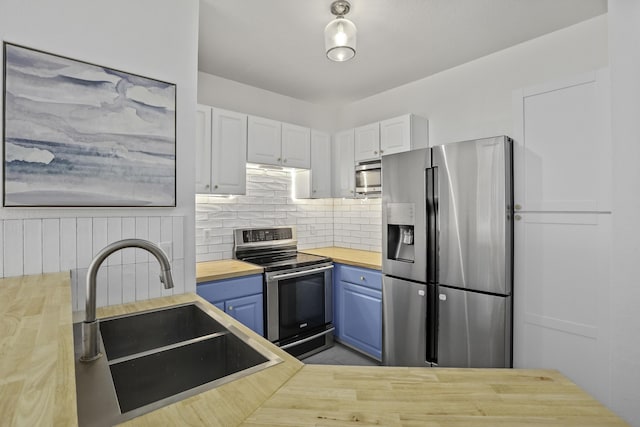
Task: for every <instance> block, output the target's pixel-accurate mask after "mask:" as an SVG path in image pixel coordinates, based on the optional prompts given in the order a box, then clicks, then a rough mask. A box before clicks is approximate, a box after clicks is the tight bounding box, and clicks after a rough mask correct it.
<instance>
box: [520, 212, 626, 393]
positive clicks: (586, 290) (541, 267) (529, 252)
mask: <svg viewBox="0 0 640 427" xmlns="http://www.w3.org/2000/svg"><path fill="white" fill-rule="evenodd" d="M514 233H515V235H514V241H515V247H514V255H515V259H514V291H513V296H514V298H515V300H514V332H513V338H514V348H513V356H514V368H547V369H558V370H559V371H560V372H562V374H564V375H566V376H567V377H568V378H570V379H571V380H572V381H574V382H575V383H576V384H578V385H579V386H580V387H582V388H584V389H585V390H586V391H588V392H589V393H591V394H593V395H594V396H595V397H596V398H597V399H599V400H600V401H601V402H603V403H604V404H608V403H609V402H608V399H609V397H608V396H609V391H610V390H609V385H608V384H609V378H610V376H609V373H608V370H609V369H610V367H609V365H608V363H607V361H608V360H609V357H608V352H609V347H610V344H609V342H610V335H611V332H610V326H609V320H608V319H609V317H610V309H609V306H610V299H611V298H615V297H616V296H615V295H611V285H610V263H611V261H610V256H611V214H596V213H522V214H516V216H515V221H514Z"/></svg>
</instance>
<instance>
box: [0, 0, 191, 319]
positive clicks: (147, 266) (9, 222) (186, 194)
mask: <svg viewBox="0 0 640 427" xmlns="http://www.w3.org/2000/svg"><path fill="white" fill-rule="evenodd" d="M169 28H170V29H171V31H167V29H169ZM0 38H2V40H3V41H7V42H12V43H16V44H20V45H23V46H27V47H33V48H36V49H40V50H43V51H46V52H51V53H56V54H59V55H63V56H67V57H70V58H74V59H79V60H83V61H87V62H90V63H94V64H99V65H104V66H107V67H110V68H115V69H120V70H124V71H127V72H131V73H135V74H139V75H143V76H147V77H151V78H155V79H159V80H164V81H168V82H172V83H176V84H177V121H176V123H177V147H176V148H177V156H176V157H177V160H176V161H177V207H176V208H156V209H149V208H142V209H132V208H113V209H103V208H100V209H98V208H94V209H92V208H82V209H76V208H65V209H54V208H37V209H36V208H0V225H1V227H0V241H1V242H2V245H0V246H1V247H0V276H2V277H6V276H15V275H22V274H38V273H41V272H54V271H69V270H73V271H74V274H73V276H74V290H75V292H74V307H76V308H79V307H80V306H81V301H82V300H83V299H84V294H83V293H82V292H83V288H84V286H82V285H79V283H82V282H83V273H84V272H86V267H88V264H89V261H90V259H91V257H92V256H93V255H94V254H96V253H97V252H98V250H100V249H101V248H102V247H103V246H105V245H106V244H107V243H110V242H112V241H114V240H119V239H120V238H124V237H134V236H135V237H143V238H148V239H151V240H154V241H156V242H157V243H159V242H166V243H168V246H169V247H170V250H169V251H170V252H172V254H171V255H172V258H173V266H174V274H175V279H176V288H175V289H174V290H173V291H169V292H176V293H177V292H183V291H189V290H194V289H195V263H194V260H195V245H194V231H193V230H194V229H195V223H194V206H193V187H194V172H193V163H194V144H193V140H194V137H195V132H194V129H195V108H194V107H195V104H196V94H197V93H196V81H197V46H198V39H197V38H198V2H197V1H196V0H188V1H178V0H162V1H160V2H158V1H151V0H139V1H136V2H129V1H125V0H113V1H110V2H108V3H104V4H97V3H96V2H86V1H82V0H62V1H57V2H50V1H46V0H3V1H2V10H1V13H0ZM155 268H156V267H155V261H154V262H149V259H148V256H147V255H146V253H145V252H142V251H139V250H136V251H135V252H134V251H133V250H132V251H123V252H122V254H117V255H115V256H113V257H111V258H110V259H109V260H108V262H107V263H105V265H104V266H103V267H102V268H101V271H100V274H99V282H98V290H99V294H98V302H99V304H101V305H102V304H107V303H109V304H111V303H119V302H122V301H131V300H136V299H146V298H148V297H151V296H154V295H156V294H158V291H157V290H156V288H157V289H158V290H159V289H160V288H161V285H160V283H159V282H158V283H157V284H156V283H155V282H157V280H156V279H155V277H156V275H155V274H154V273H155ZM149 278H150V279H149ZM136 282H137V283H138V287H137V288H136V285H135V283H136ZM152 282H153V284H152ZM147 284H148V290H145V288H146V287H147ZM79 301H80V302H79Z"/></svg>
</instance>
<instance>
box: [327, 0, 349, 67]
mask: <svg viewBox="0 0 640 427" xmlns="http://www.w3.org/2000/svg"><path fill="white" fill-rule="evenodd" d="M350 9H351V4H349V2H348V1H346V0H336V1H334V2H333V3H331V13H333V14H334V15H335V16H336V19H334V20H333V21H331V22H329V23H328V24H327V26H326V27H325V28H324V47H325V50H326V52H327V58H329V59H330V60H332V61H336V62H343V61H348V60H349V59H351V58H353V57H354V56H355V55H356V32H357V30H356V26H355V25H354V24H353V22H351V21H349V20H348V19H347V18H345V17H344V15H346V14H347V13H349V10H350Z"/></svg>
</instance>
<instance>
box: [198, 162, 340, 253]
mask: <svg viewBox="0 0 640 427" xmlns="http://www.w3.org/2000/svg"><path fill="white" fill-rule="evenodd" d="M291 185H292V184H291V175H290V172H289V171H282V170H272V169H253V168H247V194H246V195H244V196H232V197H216V196H208V195H198V196H196V259H197V260H198V261H210V260H217V259H229V258H233V229H234V228H242V227H269V226H272V225H295V226H296V229H297V233H298V248H299V249H309V248H319V247H324V246H332V245H333V200H332V199H316V200H296V199H293V198H292V197H291V194H292V188H291Z"/></svg>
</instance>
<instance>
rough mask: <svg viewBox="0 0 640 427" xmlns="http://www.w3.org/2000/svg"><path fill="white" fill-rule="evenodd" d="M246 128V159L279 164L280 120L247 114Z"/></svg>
mask: <svg viewBox="0 0 640 427" xmlns="http://www.w3.org/2000/svg"><path fill="white" fill-rule="evenodd" d="M247 128H248V133H247V138H248V140H247V161H248V162H249V163H258V164H263V165H276V166H280V163H281V160H282V157H281V152H280V146H281V136H282V133H281V132H282V131H281V126H280V122H278V121H275V120H269V119H264V118H262V117H255V116H249V118H248V123H247Z"/></svg>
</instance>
